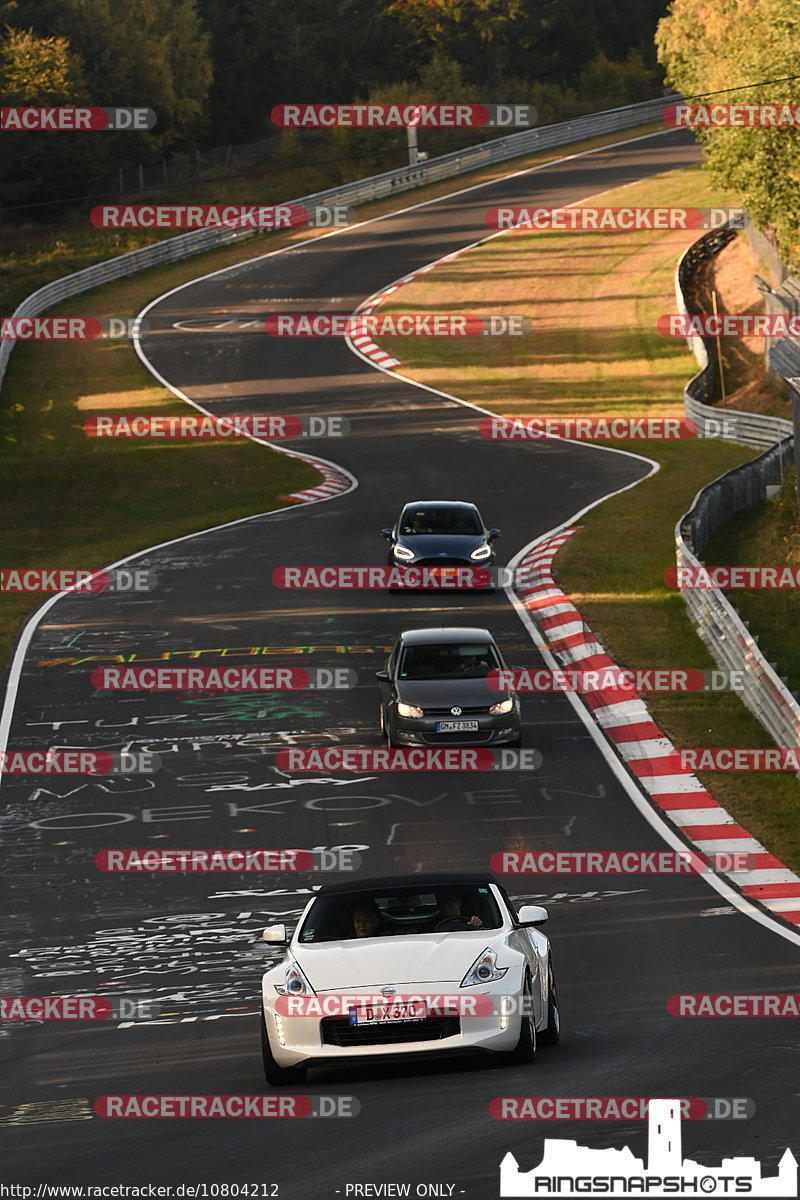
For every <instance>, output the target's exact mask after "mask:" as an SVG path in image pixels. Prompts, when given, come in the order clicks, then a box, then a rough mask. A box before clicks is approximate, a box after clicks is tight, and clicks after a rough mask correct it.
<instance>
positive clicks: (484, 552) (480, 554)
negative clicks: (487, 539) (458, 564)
mask: <svg viewBox="0 0 800 1200" xmlns="http://www.w3.org/2000/svg"><path fill="white" fill-rule="evenodd" d="M491 557H492V547H491V546H489V545H486V544H484V545H483V546H478V548H477V550H473V551H472V554H470V558H474V559H475V561H476V562H480V561H481V559H484V558H491Z"/></svg>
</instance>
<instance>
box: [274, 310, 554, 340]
mask: <svg viewBox="0 0 800 1200" xmlns="http://www.w3.org/2000/svg"><path fill="white" fill-rule="evenodd" d="M265 328H266V331H267V333H268V334H270V335H271V336H272V337H349V338H356V337H373V338H374V337H413V338H419V337H522V336H523V334H526V333H530V330H531V320H530V318H529V317H524V316H521V315H518V314H513V315H512V314H503V313H495V314H493V315H492V316H477V315H473V316H465V315H463V314H458V315H456V314H447V313H364V314H361V313H281V314H278V313H272V314H270V316H268V317H267V319H266V322H265Z"/></svg>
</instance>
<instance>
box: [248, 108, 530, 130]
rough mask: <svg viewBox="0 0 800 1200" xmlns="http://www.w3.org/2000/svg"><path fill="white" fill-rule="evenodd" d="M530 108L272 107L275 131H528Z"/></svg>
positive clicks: (271, 117)
mask: <svg viewBox="0 0 800 1200" xmlns="http://www.w3.org/2000/svg"><path fill="white" fill-rule="evenodd" d="M538 115H539V114H538V113H537V111H536V109H535V108H534V106H533V105H532V104H276V105H275V107H274V108H273V109H272V112H271V113H270V119H271V120H272V123H273V125H277V126H278V128H279V129H402V128H408V127H410V126H414V127H417V128H419V129H484V128H486V129H531V128H532V127H533V126H534V125H535V124H536V121H537V119H538Z"/></svg>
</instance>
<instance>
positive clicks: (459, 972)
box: [261, 873, 560, 1085]
mask: <svg viewBox="0 0 800 1200" xmlns="http://www.w3.org/2000/svg"><path fill="white" fill-rule="evenodd" d="M546 920H547V912H546V910H545V909H543V908H540V907H539V906H538V905H533V904H529V905H524V906H523V907H522V908H520V910H519V913H517V911H516V910H515V908H514V906H513V905H512V903H511V901H510V900H509V898H508V896H507V895H506V892H505V891H504V889H503V887H502V886H501V885H500V884H499V883H498V882H497V881H496V880H495V878H494V876H493V875H491V874H488V873H487V874H458V875H453V874H451V873H444V874H427V873H426V874H415V875H407V876H402V877H397V878H393V879H392V878H390V879H383V880H362V881H360V882H359V883H358V884H356V883H355V882H353V883H346V884H343V883H339V884H328V885H325V886H323V887H321V888H320V889H319V891H318V892H317V893H316V895H315V896H314V898H313V899H312V900H311V901H310V902H309V904H308V905H307V906H306V908H305V910H304V912H303V915H302V916H301V918H300V921H299V923H298V925H297V928H296V930H295V932H294V934H293V936H292V937H291V940H289V938H288V936H287V931H286V926H285V925H272V926H270V927H269V928H268V929H265V930H264V934H263V938H264V941H266V942H269V943H272V944H274V945H286V946H287V949H286V954H285V957H284V959H283V961H282V962H281V963H280V965H278V966H275V967H272V968H271V969H270V970H269V971H267V972H266V973H265V975H264V976H263V979H262V1014H261V1044H262V1051H263V1058H264V1071H265V1073H266V1077H267V1082H268V1083H270V1084H273V1085H279V1084H290V1083H300V1082H302V1080H303V1079H304V1078H305V1076H306V1071H307V1069H308V1068H309V1067H315V1066H332V1065H337V1064H342V1065H344V1064H345V1062H346V1061H348V1060H349V1061H350V1062H352V1061H354V1060H358V1059H364V1058H372V1059H375V1058H382V1059H387V1058H393V1059H396V1058H399V1057H400V1056H414V1055H431V1054H459V1053H460V1054H463V1053H475V1052H479V1051H483V1052H486V1053H490V1054H499V1055H504V1056H506V1058H507V1059H508V1061H509V1062H515V1063H529V1062H532V1061H533V1060H534V1058H535V1056H536V1048H537V1043H551V1044H552V1043H555V1042H557V1041H558V1039H559V1029H560V1018H559V1011H558V998H557V993H556V984H555V976H554V973H553V963H552V957H551V953H550V943H549V940H548V938H547V937H546V936H545V935H544V934H543V933H542V932H541V931H540V929H539V926H540V925H542V924H543V923H544V922H545V921H546ZM287 942H288V945H287Z"/></svg>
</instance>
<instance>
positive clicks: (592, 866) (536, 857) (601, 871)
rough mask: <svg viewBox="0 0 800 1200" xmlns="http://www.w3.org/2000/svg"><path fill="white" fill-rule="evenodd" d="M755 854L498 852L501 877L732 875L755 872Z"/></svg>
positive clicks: (494, 865)
mask: <svg viewBox="0 0 800 1200" xmlns="http://www.w3.org/2000/svg"><path fill="white" fill-rule="evenodd" d="M757 865H758V859H757V856H756V855H755V854H745V853H743V852H740V851H736V852H733V853H722V852H720V853H718V854H701V853H699V851H697V850H557V851H551V850H498V851H496V852H495V853H494V854H493V855H492V857H491V859H490V861H489V869H490V870H492V871H494V872H495V874H497V875H691V874H698V875H703V874H714V875H722V874H724V875H729V874H732V873H735V872H737V871H753V870H755V869H756V867H757Z"/></svg>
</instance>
